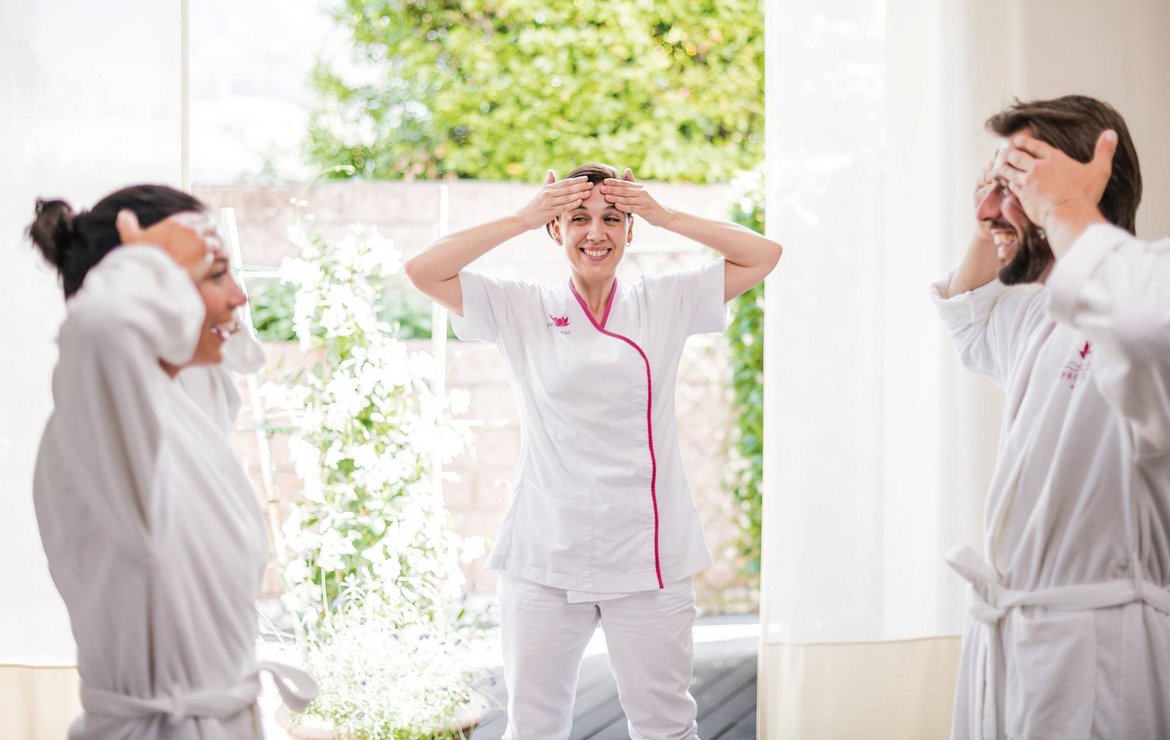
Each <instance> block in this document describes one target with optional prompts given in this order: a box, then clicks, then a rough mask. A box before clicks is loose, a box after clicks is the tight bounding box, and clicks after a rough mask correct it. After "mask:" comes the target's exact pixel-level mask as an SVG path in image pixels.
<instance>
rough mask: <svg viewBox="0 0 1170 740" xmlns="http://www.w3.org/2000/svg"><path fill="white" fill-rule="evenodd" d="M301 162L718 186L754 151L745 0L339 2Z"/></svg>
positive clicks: (755, 71)
mask: <svg viewBox="0 0 1170 740" xmlns="http://www.w3.org/2000/svg"><path fill="white" fill-rule="evenodd" d="M335 17H336V19H337V21H338V22H339V23H340V24H341V25H342V26H343V27H344V28H345V29H346V30H347V31H348V33H350V34H351V35H352V38H353V41H354V55H355V60H354V61H355V64H354V65H353V66H352V68H347V69H344V70H343V69H341V68H340V66H339V65H335V66H334V67H332V68H331V67H328V66H326V65H320V66H318V68H317V70H316V71H315V74H314V83H315V86H316V88H317V90H318V91H319V93H320V105H319V107H318V109H317V110H316V111H315V113H314V115H313V117H312V120H311V122H310V135H309V150H310V155H311V157H312V158H313V159H314V161H315V162H317V163H318V164H319V165H321V166H322V167H323V168H326V169H329V170H331V171H332V172H333V173H334V176H337V177H346V176H351V175H356V176H361V177H367V178H374V179H398V178H409V177H423V178H435V177H444V176H458V177H464V178H480V179H496V180H525V181H530V182H531V181H538V180H539V179H541V178H542V177H543V175H544V173H545V171H546V170H547V169H548V168H549V167H553V168H555V169H557V171H558V172H562V173H563V172H564V171H565V170H566V169H567V168H569V167H571V166H573V165H576V164H578V163H581V162H584V161H590V160H596V161H603V162H609V163H611V164H614V165H616V166H619V167H627V166H628V167H631V168H633V170H634V172H636V173H637V174H638V176H639V178H644V179H654V180H668V181H676V182H677V181H688V182H719V181H727V180H728V179H730V178H731V177H732V176H733V175H735V174H736V173H738V172H740V171H742V170H745V169H748V168H750V167H752V166H754V165H755V164H757V163H758V162H759V161H760V160H761V158H762V156H763V134H762V127H763V104H764V94H763V69H764V68H763V61H764V50H763V5H762V3H761V1H760V0H564V1H563V2H555V3H541V2H531V0H340V5H339V6H338V7H336V8H335Z"/></svg>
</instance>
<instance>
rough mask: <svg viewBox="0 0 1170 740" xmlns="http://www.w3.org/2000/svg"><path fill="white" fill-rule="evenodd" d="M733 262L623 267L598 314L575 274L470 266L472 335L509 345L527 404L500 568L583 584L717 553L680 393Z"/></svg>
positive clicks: (604, 587) (675, 569) (658, 576)
mask: <svg viewBox="0 0 1170 740" xmlns="http://www.w3.org/2000/svg"><path fill="white" fill-rule="evenodd" d="M723 270H724V266H723V261H722V260H719V261H715V262H711V263H709V264H707V265H705V266H703V267H701V268H697V269H693V270H688V271H682V272H675V273H669V274H664V275H659V276H655V277H648V278H643V279H641V280H640V281H638V282H636V283H633V284H627V283H625V282H624V281H621V280H618V281H616V282H615V283H614V288H613V290H612V292H611V294H610V296H609V299H608V302H607V304H606V307H605V313H604V316H603V317H602V319H601V320H600V321H595V320H594V319H593V317H592V316H591V315H590V313H589V311H588V309H587V308H586V307H585V305H584V302H583V301H582V300H581V299H580V297H579V296H578V295H577V293H576V291H575V289H574V288H573V286H572V284H571V282H570V281H568V280H565V281H564V282H562V283H560V284H558V285H553V286H541V285H537V284H535V283H529V282H519V281H511V280H497V279H493V278H490V277H486V276H484V275H480V274H477V273H475V272H472V271H470V270H464V271H462V272H461V273H460V274H459V279H460V284H461V287H462V291H463V316H462V317H459V316H456V315H454V314H453V315H452V317H451V323H452V325H453V327H454V329H455V333H456V335H457V336H458V337H459V338H461V339H473V340H482V341H485V342H490V343H493V344H495V345H496V347H497V348H498V349H499V351H500V353H501V355H502V356H503V359H504V363H505V365H506V366H507V369H508V372H509V375H510V376H511V380H512V385H513V388H514V390H515V392H516V396H517V399H518V402H519V411H520V456H519V460H518V462H517V466H516V474H515V477H514V483H513V497H512V503H511V507H510V508H509V511H508V513H507V516H506V518H505V520H504V523H503V525H502V527H501V530H500V532H499V536H498V538H497V540H496V543H495V545H494V547H493V548H492V552H491V555H490V557H489V559H488V567H489V568H493V569H498V570H502V571H504V572H506V573H508V574H510V575H512V576H514V577H516V578H521V579H524V580H527V581H532V582H535V583H538V584H542V585H545V586H551V587H555V588H561V589H565V590H566V591H569V592H570V598H571V599H573V598H574V595H578V596H580V595H585V596H589V595H597V596H605V595H614V594H625V593H633V592H638V591H648V590H654V589H660V588H662V587H664V586H665V585H667V584H670V583H673V582H676V581H678V580H680V579H682V578H686V577H687V576H690V575H692V574H694V573H696V572H698V571H700V570H702V569H703V568H705V567H706V566H707V565H709V564H710V563H711V556H710V553H709V552H708V550H707V547H706V545H705V543H704V541H703V531H702V526H701V524H700V522H699V517H698V513H697V511H696V509H695V505H694V502H693V501H692V498H691V493H690V487H689V486H688V484H687V479H686V474H685V472H684V471H683V466H682V460H681V457H680V454H679V447H678V435H677V432H676V430H675V412H674V394H675V379H676V375H677V374H678V364H679V359H680V357H681V355H682V350H683V345H684V343H685V342H686V339H687V337H688V336H690V335H692V334H697V333H703V332H719V331H722V330H723V327H724V317H725V313H726V312H725V307H724V300H723Z"/></svg>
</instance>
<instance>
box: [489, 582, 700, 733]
mask: <svg viewBox="0 0 1170 740" xmlns="http://www.w3.org/2000/svg"><path fill="white" fill-rule="evenodd" d="M499 589H500V631H501V637H502V641H503V647H504V685H505V686H506V688H507V689H508V729H507V730H506V731H505V732H504V740H557V739H558V738H559V739H562V740H563V739H564V738H568V737H569V731H570V729H572V724H573V700H574V698H575V697H576V693H577V672H578V669H579V668H580V666H581V656H582V655H583V654H584V652H585V646H586V644H588V642H589V639H590V638H591V637H592V636H593V631H594V629H595V628H596V627H597V624H598V623H599V622H600V623H601V628H602V629H603V630H604V631H605V642H606V644H607V645H608V647H609V665H610V669H611V670H612V671H613V675H614V678H616V679H617V686H618V700H619V701H620V702H621V705H622V710H623V711H625V713H626V720H627V722H628V728H629V732H630V737H631V738H632V740H697V738H698V728H697V726H696V724H695V713H696V706H695V699H694V697H692V696H691V693H690V684H691V676H692V674H693V669H694V652H695V651H694V636H693V634H692V630H693V628H694V625H695V589H694V584H693V583H692V581H691V579H690V578H686V579H684V580H681V581H677V582H675V583H672V584H669V585H668V586H667V587H666V588H664V589H660V590H657V591H643V592H639V593H634V594H630V595H629V596H623V597H621V598H618V599H607V600H603V601H592V602H583V603H577V604H571V603H569V600H568V592H566V591H565V590H564V589H559V588H550V587H548V586H541V585H540V584H537V583H532V582H531V581H525V580H521V579H518V578H513V577H511V576H509V575H507V574H505V573H501V574H500V586H499Z"/></svg>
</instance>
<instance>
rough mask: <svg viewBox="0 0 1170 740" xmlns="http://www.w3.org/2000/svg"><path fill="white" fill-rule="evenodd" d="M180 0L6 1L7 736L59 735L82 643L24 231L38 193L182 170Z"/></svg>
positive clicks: (0, 49) (1, 113) (72, 700)
mask: <svg viewBox="0 0 1170 740" xmlns="http://www.w3.org/2000/svg"><path fill="white" fill-rule="evenodd" d="M181 19H182V12H181V6H180V4H179V3H178V2H174V1H172V2H164V3H159V2H153V1H152V0H113V1H112V2H103V3H92V2H85V1H84V0H4V1H3V2H2V3H0V90H3V91H4V99H3V102H2V103H0V163H3V166H2V167H0V244H2V245H3V248H4V269H3V270H0V309H2V310H0V315H3V316H4V317H5V321H4V326H5V330H4V340H3V350H4V352H3V354H4V364H3V369H2V370H0V502H2V506H3V509H2V515H0V564H2V565H0V567H2V568H3V573H4V577H3V583H4V591H3V594H2V595H0V735H2V736H4V737H14V738H15V737H19V738H39V737H46V738H48V737H52V738H60V737H63V736H64V734H65V728H66V726H67V725H68V723H69V721H70V720H71V719H72V718H73V716H75V715H76V713H77V689H76V686H77V678H76V670H75V669H74V668H73V666H74V665H75V657H74V648H73V642H72V637H71V635H70V632H69V623H68V619H67V617H66V614H65V609H64V606H63V605H62V604H61V601H60V598H59V597H58V596H57V592H56V590H55V589H54V588H53V584H52V582H51V581H50V579H49V573H48V569H47V567H46V565H45V559H44V554H43V552H42V550H41V545H40V539H39V537H38V534H37V527H36V521H35V518H34V514H33V507H32V470H33V462H34V458H35V456H36V449H37V445H38V443H39V440H40V434H41V430H42V428H43V426H44V423H45V420H46V419H47V417H48V414H49V411H50V409H51V397H50V390H49V389H50V373H51V371H52V367H53V363H54V362H55V359H56V348H55V346H54V338H55V335H56V329H57V325H58V324H59V323H60V320H61V317H62V316H63V313H64V312H63V306H62V296H61V293H60V290H59V288H58V287H57V284H56V282H55V279H54V275H53V273H52V272H51V271H50V270H49V269H48V268H47V267H46V266H44V264H43V263H42V262H41V260H40V257H39V255H38V254H37V253H36V252H35V251H34V250H33V248H32V247H31V246H30V245H29V243H28V242H27V240H26V239H25V238H24V235H23V230H24V228H25V227H26V226H27V225H28V224H29V223H30V222H31V221H32V219H33V215H34V214H33V205H34V201H35V198H37V197H38V196H41V197H53V196H60V197H64V198H65V199H66V200H68V201H70V202H71V203H73V204H74V206H75V207H80V206H82V205H92V204H93V203H94V202H95V201H96V200H97V199H98V198H100V197H101V196H102V195H104V194H106V193H108V192H110V191H111V190H114V189H116V188H118V187H121V186H123V185H128V184H133V183H136V182H161V183H169V184H173V185H178V184H179V181H180V177H181V172H182V167H181V146H180V144H181V139H182V136H181V121H182V115H181V101H182V84H181V83H182V75H181V52H180V50H181V30H182V24H181Z"/></svg>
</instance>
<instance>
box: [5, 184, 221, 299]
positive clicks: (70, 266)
mask: <svg viewBox="0 0 1170 740" xmlns="http://www.w3.org/2000/svg"><path fill="white" fill-rule="evenodd" d="M123 209H129V210H131V211H133V212H134V214H135V215H137V216H138V223H139V224H140V225H141V226H142V228H144V229H145V228H148V227H150V226H153V225H154V224H156V223H158V222H159V221H162V220H163V219H164V218H167V217H168V216H173V215H175V214H176V213H182V212H184V211H202V210H205V209H206V206H204V205H203V203H201V202H200V201H199V200H198V199H197V198H195V197H194V196H192V195H189V194H187V193H184V192H182V191H180V190H175V189H174V188H170V187H167V186H166V185H135V186H133V187H129V188H124V189H122V190H119V191H117V192H115V193H110V194H109V195H107V196H106V197H105V198H102V199H101V200H100V201H99V202H98V204H97V205H95V206H94V207H93V208H92V209H90V210H88V211H85V210H83V211H82V212H81V213H74V211H73V207H72V206H70V205H69V204H68V203H66V202H65V201H63V200H41V199H39V198H38V199H37V216H36V219H35V220H34V221H33V222H32V224H30V225H29V227H28V230H27V233H28V236H29V238H30V239H32V241H33V243H34V244H36V245H37V248H39V249H40V250H41V254H42V255H44V258H45V259H46V260H48V261H49V262H50V263H51V264H52V265H53V266H54V267H56V268H57V272H58V274H60V276H61V286H62V288H64V290H65V297H66V298H68V297H70V296H71V295H73V294H74V293H76V292H77V290H78V289H79V288H80V287H81V284H82V283H83V282H84V281H85V276H86V274H87V273H88V272H89V271H90V270H91V269H92V268H93V266H94V265H96V264H97V263H99V262H101V261H102V258H104V257H105V256H106V255H107V254H109V253H110V250H112V249H113V248H114V247H117V246H118V245H120V244H121V243H122V239H121V237H119V236H118V229H117V227H116V226H115V221H116V220H117V218H118V212H119V211H121V210H123Z"/></svg>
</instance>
